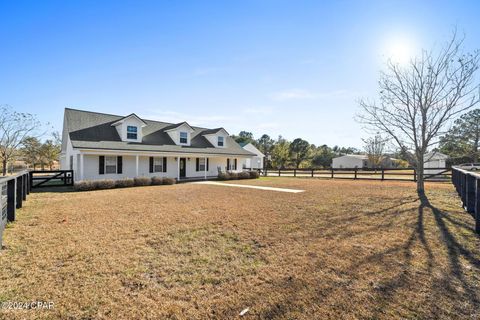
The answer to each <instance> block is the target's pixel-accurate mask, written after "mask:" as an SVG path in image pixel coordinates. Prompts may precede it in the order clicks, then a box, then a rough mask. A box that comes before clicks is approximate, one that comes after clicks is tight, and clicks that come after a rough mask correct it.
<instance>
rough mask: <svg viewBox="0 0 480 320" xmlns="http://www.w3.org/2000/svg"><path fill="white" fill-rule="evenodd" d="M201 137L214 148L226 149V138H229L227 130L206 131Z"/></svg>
mask: <svg viewBox="0 0 480 320" xmlns="http://www.w3.org/2000/svg"><path fill="white" fill-rule="evenodd" d="M202 135H203V136H204V137H205V138H206V139H207V140H208V142H210V143H211V144H212V145H213V146H214V147H215V148H226V147H227V138H228V136H229V134H228V132H227V130H225V129H223V128H218V129H212V130H206V131H204V132H203V133H202Z"/></svg>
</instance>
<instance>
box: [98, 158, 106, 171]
mask: <svg viewBox="0 0 480 320" xmlns="http://www.w3.org/2000/svg"><path fill="white" fill-rule="evenodd" d="M98 174H105V156H100V157H98Z"/></svg>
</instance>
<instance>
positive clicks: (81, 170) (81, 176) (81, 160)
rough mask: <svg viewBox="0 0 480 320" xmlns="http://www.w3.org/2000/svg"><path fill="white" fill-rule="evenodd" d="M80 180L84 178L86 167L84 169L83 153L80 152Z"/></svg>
mask: <svg viewBox="0 0 480 320" xmlns="http://www.w3.org/2000/svg"><path fill="white" fill-rule="evenodd" d="M79 171H80V180H83V174H84V169H83V153H80V168H79Z"/></svg>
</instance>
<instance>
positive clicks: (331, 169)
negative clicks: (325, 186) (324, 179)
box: [331, 168, 333, 179]
mask: <svg viewBox="0 0 480 320" xmlns="http://www.w3.org/2000/svg"><path fill="white" fill-rule="evenodd" d="M331 170H332V176H331V178H332V179H333V168H331Z"/></svg>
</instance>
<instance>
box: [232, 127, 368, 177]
mask: <svg viewBox="0 0 480 320" xmlns="http://www.w3.org/2000/svg"><path fill="white" fill-rule="evenodd" d="M232 138H233V139H234V140H235V141H236V142H238V143H241V144H243V143H252V144H253V145H254V146H255V147H256V148H257V149H258V150H260V151H261V152H262V153H263V154H264V155H266V156H270V160H269V161H267V162H268V163H266V165H268V166H269V167H270V168H291V167H294V168H314V167H315V168H326V167H330V165H331V163H332V159H333V158H335V157H338V156H341V155H346V154H360V153H361V150H359V149H357V148H354V147H339V146H333V147H329V146H328V145H325V144H324V145H320V146H316V145H315V144H310V143H309V142H308V141H306V140H304V139H302V138H297V139H295V140H293V141H289V140H287V139H285V138H283V137H282V136H281V135H280V136H278V138H277V139H272V138H271V137H270V136H269V135H268V134H263V135H262V136H261V137H260V138H258V139H255V138H254V136H253V134H252V133H251V132H248V131H241V132H240V133H239V134H238V135H232Z"/></svg>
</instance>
